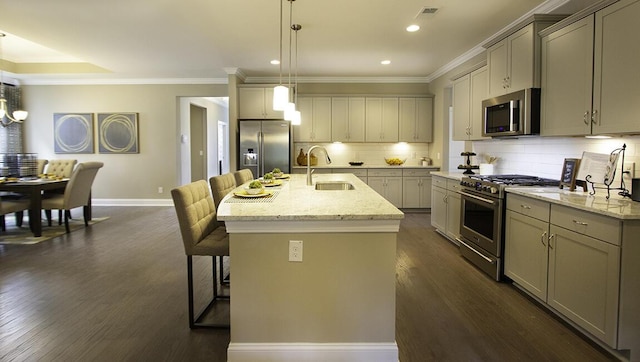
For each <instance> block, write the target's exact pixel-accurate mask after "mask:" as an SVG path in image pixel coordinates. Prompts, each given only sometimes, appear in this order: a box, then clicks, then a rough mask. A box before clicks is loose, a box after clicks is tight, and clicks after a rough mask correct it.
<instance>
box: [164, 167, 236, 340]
mask: <svg viewBox="0 0 640 362" xmlns="http://www.w3.org/2000/svg"><path fill="white" fill-rule="evenodd" d="M171 197H172V198H173V205H174V207H175V209H176V215H177V217H178V224H179V225H180V234H181V236H182V242H183V244H184V251H185V254H186V255H187V283H188V293H189V298H188V299H189V328H192V329H193V328H229V324H205V323H203V322H202V319H203V317H204V315H205V314H206V313H207V312H208V311H209V310H210V309H211V307H212V306H213V305H214V304H215V302H216V301H218V300H219V299H229V296H225V295H222V294H220V293H218V281H217V276H216V266H215V264H216V260H215V257H216V256H217V257H219V258H220V259H221V258H222V257H223V256H228V255H229V235H228V234H227V232H226V230H225V229H224V228H222V227H220V226H219V225H218V222H217V221H216V209H215V207H214V204H213V199H212V198H211V194H210V192H209V187H208V185H207V182H206V181H204V180H200V181H195V182H192V183H190V184H187V185H184V186H180V187H177V188H175V189H173V190H171ZM194 255H199V256H211V268H212V270H213V272H212V273H213V277H212V279H213V299H212V300H211V301H210V302H209V303H208V305H207V306H206V307H205V308H204V309H203V310H202V311H201V312H200V313H198V315H197V316H196V315H194V305H193V302H194V287H193V256H194Z"/></svg>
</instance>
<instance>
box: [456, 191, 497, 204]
mask: <svg viewBox="0 0 640 362" xmlns="http://www.w3.org/2000/svg"><path fill="white" fill-rule="evenodd" d="M459 192H460V194H461V195H464V196H468V197H471V198H472V199H476V200H479V201H482V202H485V203H487V204H491V205H493V204H494V203H495V202H494V201H493V200H489V199H485V198H484V197H480V196H476V195H471V194H468V193H466V192H464V191H459Z"/></svg>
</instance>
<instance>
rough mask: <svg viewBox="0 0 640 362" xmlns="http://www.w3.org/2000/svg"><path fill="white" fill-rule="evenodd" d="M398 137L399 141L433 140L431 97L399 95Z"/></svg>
mask: <svg viewBox="0 0 640 362" xmlns="http://www.w3.org/2000/svg"><path fill="white" fill-rule="evenodd" d="M398 106H399V120H398V124H399V137H398V140H399V141H400V142H432V141H433V98H427V97H400V98H399V99H398Z"/></svg>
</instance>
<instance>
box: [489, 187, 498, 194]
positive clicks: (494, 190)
mask: <svg viewBox="0 0 640 362" xmlns="http://www.w3.org/2000/svg"><path fill="white" fill-rule="evenodd" d="M490 191H491V193H492V194H497V193H498V188H497V187H491V190H490Z"/></svg>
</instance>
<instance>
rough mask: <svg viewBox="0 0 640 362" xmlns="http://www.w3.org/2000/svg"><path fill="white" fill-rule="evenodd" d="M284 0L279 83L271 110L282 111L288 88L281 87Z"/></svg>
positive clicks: (281, 0)
mask: <svg viewBox="0 0 640 362" xmlns="http://www.w3.org/2000/svg"><path fill="white" fill-rule="evenodd" d="M283 2H284V0H280V29H279V31H280V55H279V58H278V61H279V62H280V82H279V83H278V85H277V86H275V87H274V88H273V110H274V111H284V108H285V105H286V104H287V102H289V88H287V87H285V86H284V85H282V3H283Z"/></svg>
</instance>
